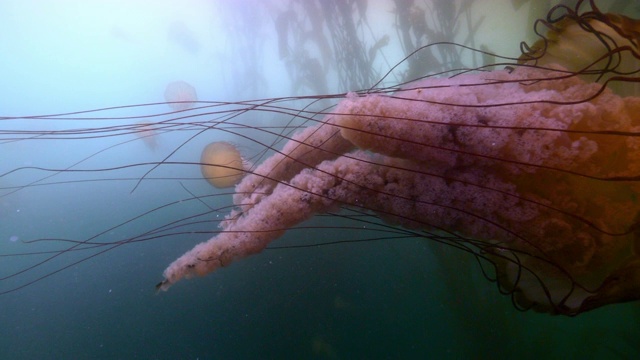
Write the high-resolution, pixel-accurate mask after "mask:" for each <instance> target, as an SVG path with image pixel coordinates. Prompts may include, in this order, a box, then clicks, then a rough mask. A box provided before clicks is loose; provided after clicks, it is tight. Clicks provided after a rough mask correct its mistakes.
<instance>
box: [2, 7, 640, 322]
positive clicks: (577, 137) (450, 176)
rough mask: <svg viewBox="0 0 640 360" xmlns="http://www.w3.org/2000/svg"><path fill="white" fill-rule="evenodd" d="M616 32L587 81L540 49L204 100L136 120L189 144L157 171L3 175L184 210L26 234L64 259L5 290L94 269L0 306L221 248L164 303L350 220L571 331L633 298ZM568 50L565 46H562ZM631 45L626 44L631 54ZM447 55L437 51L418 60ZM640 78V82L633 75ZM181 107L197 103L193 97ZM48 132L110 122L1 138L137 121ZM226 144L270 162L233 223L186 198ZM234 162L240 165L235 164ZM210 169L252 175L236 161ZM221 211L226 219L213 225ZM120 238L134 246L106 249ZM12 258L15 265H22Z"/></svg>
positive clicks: (630, 172)
mask: <svg viewBox="0 0 640 360" xmlns="http://www.w3.org/2000/svg"><path fill="white" fill-rule="evenodd" d="M591 7H592V8H593V9H594V10H593V11H588V12H583V11H580V4H579V5H577V6H576V7H575V8H567V7H557V8H555V9H554V10H553V11H552V12H551V13H550V17H548V18H547V20H546V23H548V24H552V25H553V24H555V23H557V22H558V21H561V20H559V19H565V18H568V19H572V20H573V21H575V22H578V23H583V22H586V23H589V22H590V21H594V20H589V19H590V17H593V16H594V14H597V13H598V12H597V11H596V10H597V9H596V8H595V6H594V5H593V3H591ZM558 14H560V15H558ZM603 16H604V15H603ZM603 24H604V25H605V26H607V27H609V28H611V29H613V31H614V32H615V33H616V34H620V35H621V38H616V39H615V40H613V41H614V42H609V40H611V38H612V37H611V36H610V35H607V36H600V35H598V34H600V33H601V32H602V30H601V29H602V28H601V27H594V26H591V27H589V26H584V27H582V26H581V27H579V28H580V29H583V31H585V32H588V33H589V34H596V35H595V36H592V37H590V39H591V40H590V41H603V39H604V41H605V42H607V44H608V45H607V46H603V47H601V48H600V49H601V50H602V53H601V54H596V57H595V58H594V59H593V60H592V61H591V62H589V61H587V62H585V63H582V64H581V65H578V67H577V68H576V67H573V68H572V67H571V64H567V63H563V62H560V63H558V61H551V60H550V59H551V58H547V59H546V60H545V57H544V53H541V52H539V51H537V50H535V49H534V51H533V52H526V55H523V57H522V58H520V59H510V61H509V62H508V63H503V64H493V67H492V68H496V70H494V71H486V68H482V67H481V68H476V69H465V70H459V71H451V72H448V73H446V74H444V75H446V76H442V77H434V76H425V78H424V79H414V80H416V81H413V82H408V83H403V84H399V85H397V86H392V87H383V86H377V87H372V88H370V89H367V90H362V91H353V92H350V93H347V94H334V95H318V96H309V97H300V98H295V97H293V98H272V99H261V100H250V101H242V102H234V103H229V102H216V101H208V102H202V106H200V107H198V108H197V109H194V108H191V107H188V108H184V109H178V108H176V109H175V110H184V114H181V115H184V116H178V115H176V114H171V115H169V116H168V117H167V114H166V111H163V110H162V109H158V108H156V107H154V106H155V105H153V104H150V105H140V106H141V107H143V109H144V110H145V111H146V112H148V114H147V115H145V116H144V117H141V118H143V119H141V120H144V121H145V123H147V124H149V126H150V127H151V128H152V129H153V130H155V131H162V132H171V133H172V134H176V135H181V134H187V135H186V136H185V137H184V138H182V140H181V142H180V143H178V144H176V145H174V151H173V152H171V153H169V154H167V155H166V156H165V157H163V158H161V159H160V160H158V161H139V162H133V161H132V160H129V159H123V160H122V163H117V164H113V165H110V166H105V165H102V163H100V162H99V161H98V160H99V157H100V156H101V155H103V152H102V150H96V151H95V152H93V153H91V154H90V156H87V157H84V158H82V159H80V160H79V161H77V162H74V163H73V164H71V165H65V166H58V167H55V166H51V167H48V168H45V167H39V168H35V167H30V166H22V165H16V166H15V168H12V169H11V170H10V171H7V172H5V173H2V174H0V176H1V177H6V178H8V179H9V180H13V177H14V176H15V175H19V174H22V173H31V172H36V171H37V172H38V173H40V172H45V173H46V175H45V176H42V177H40V178H36V179H35V180H33V181H29V182H25V183H23V184H22V185H20V186H15V187H11V188H6V189H3V191H4V193H3V195H6V194H7V193H12V192H21V191H24V190H25V189H27V190H34V189H41V188H46V186H47V185H50V184H56V185H59V184H65V183H67V182H70V183H72V184H76V183H77V182H81V180H78V177H81V176H87V174H96V176H99V177H100V178H98V179H91V180H85V181H87V182H88V181H92V182H94V181H100V180H104V179H103V178H102V177H104V178H107V180H110V179H108V177H107V176H106V175H110V174H115V175H114V176H115V177H116V178H117V180H118V181H117V182H116V181H110V182H109V184H110V185H113V186H116V185H121V183H126V184H130V183H135V184H141V186H140V187H135V188H134V189H133V190H131V196H137V195H138V194H139V192H140V191H144V190H145V184H148V183H151V182H156V181H157V182H164V181H173V180H175V181H174V183H176V184H179V186H176V188H178V190H179V191H184V193H185V194H187V195H184V198H181V199H180V200H176V201H175V202H172V203H165V204H162V205H157V206H156V207H153V208H151V209H148V210H147V211H145V212H142V213H140V214H134V215H130V214H127V216H128V217H126V219H125V220H122V221H120V222H118V221H116V223H115V224H114V225H113V226H110V227H108V228H107V229H104V230H102V231H100V232H97V233H95V234H93V235H88V236H86V237H85V238H82V239H57V238H46V239H41V238H39V239H33V240H29V239H28V238H29V235H23V234H21V235H20V239H24V240H21V243H22V244H31V243H38V242H46V243H48V244H52V245H53V244H63V245H62V246H63V249H62V250H59V249H54V250H50V251H49V250H47V251H41V252H37V254H35V253H36V252H34V253H32V254H23V253H21V254H19V256H22V257H25V256H30V255H37V256H41V257H43V259H42V260H39V261H37V262H36V263H35V264H32V265H30V266H28V267H22V268H20V269H19V270H17V271H14V272H12V273H11V274H10V275H8V276H4V278H3V279H2V280H7V279H12V280H15V279H16V278H18V277H21V276H24V275H25V274H31V273H32V272H35V270H36V269H38V268H40V267H41V266H42V265H44V264H48V263H53V262H55V261H57V260H60V259H62V258H64V257H65V256H70V255H72V254H77V253H85V252H86V253H88V254H89V255H86V256H84V257H82V258H80V259H79V260H77V261H73V262H68V263H65V264H63V265H62V267H60V268H59V269H58V270H54V271H49V272H47V273H45V274H43V275H39V274H38V273H36V275H34V276H33V278H29V279H28V280H26V281H24V282H23V283H21V284H18V285H7V286H8V287H10V288H9V289H8V290H4V291H3V293H8V292H11V291H15V290H18V289H20V288H23V287H25V286H29V285H31V284H33V283H34V282H38V281H41V280H43V279H47V278H48V277H49V276H50V275H52V274H55V273H58V272H60V271H62V270H65V269H66V268H68V267H71V266H75V265H76V264H77V263H79V262H82V261H85V260H87V259H91V258H93V257H95V256H98V255H101V254H103V253H105V252H107V251H110V250H113V249H116V248H118V247H121V246H128V245H130V244H135V243H141V242H145V241H156V240H158V239H161V238H165V237H186V236H191V235H194V234H196V235H200V234H202V233H207V234H209V235H213V237H212V238H211V239H210V240H208V241H206V242H203V243H201V244H198V245H196V246H195V247H194V248H193V249H192V250H190V251H188V252H187V253H186V254H184V255H183V256H181V257H179V258H178V259H177V260H175V261H174V262H173V263H171V264H170V265H169V266H168V267H167V269H166V270H165V272H164V274H163V275H164V279H163V280H162V281H161V282H160V283H159V284H158V285H157V288H158V289H159V290H168V289H169V288H170V287H171V286H174V285H175V284H176V283H178V282H179V281H180V280H182V279H184V278H191V277H195V276H203V275H206V274H210V273H211V272H213V271H216V270H218V269H220V268H221V267H226V266H229V265H230V264H231V263H233V262H234V261H237V260H240V259H242V258H245V257H247V256H249V255H252V254H257V253H260V252H261V251H263V250H264V249H265V248H269V247H270V246H271V245H270V244H272V242H273V241H274V240H275V239H277V238H279V237H280V236H282V235H283V234H284V233H285V232H286V231H287V230H289V229H290V228H292V227H295V226H296V225H297V224H300V223H301V222H303V221H305V220H307V219H310V218H312V217H314V216H316V215H320V214H335V213H337V212H340V211H346V212H347V215H345V218H346V219H348V220H351V221H354V222H356V223H357V222H358V221H362V219H363V218H365V219H380V220H382V221H383V222H384V224H385V226H388V228H386V229H393V231H394V232H399V233H401V234H403V235H406V236H412V237H416V238H421V239H424V240H425V241H431V242H440V243H444V244H446V245H449V246H451V247H455V248H457V249H460V250H461V251H464V252H467V253H469V254H471V255H472V256H474V257H475V258H476V259H477V260H478V263H479V264H480V266H481V271H482V272H483V273H486V274H487V277H488V278H489V279H490V280H493V281H496V282H497V283H498V284H499V290H500V291H501V292H502V293H504V294H508V295H510V296H511V297H512V299H513V302H514V304H515V305H516V306H517V307H518V308H521V309H532V310H535V311H540V312H547V313H551V314H562V315H570V316H572V315H577V314H579V313H582V312H585V311H590V310H593V309H596V308H599V307H602V306H605V305H608V304H613V303H618V302H624V301H633V300H637V299H638V294H639V293H640V292H639V291H638V289H639V283H640V279H639V275H638V269H640V267H639V266H640V261H639V260H638V254H639V253H640V244H639V241H638V240H637V237H636V233H637V220H636V218H637V214H638V210H639V209H638V206H640V205H638V200H637V195H638V182H637V180H638V178H637V177H638V170H639V166H638V165H639V164H638V159H637V156H636V155H635V154H636V153H637V152H638V151H637V148H638V146H640V144H639V143H638V129H637V126H638V124H637V121H638V120H637V115H635V114H637V113H638V111H639V110H640V108H639V107H640V100H638V98H637V97H636V96H625V95H624V94H620V93H617V92H614V91H613V90H612V88H614V86H613V85H616V84H619V85H631V84H635V82H637V76H636V75H635V73H634V72H633V71H627V70H624V71H620V68H619V67H618V65H617V64H618V63H616V62H613V63H611V64H607V65H604V66H600V65H602V62H601V61H602V59H615V58H616V56H617V55H624V56H626V57H629V56H630V57H631V58H633V59H637V58H638V51H637V46H636V44H637V42H634V41H636V40H633V38H632V37H629V36H628V34H627V33H626V32H624V31H619V30H620V26H618V25H615V23H612V22H606V21H605V22H603ZM563 26H567V27H569V26H571V25H570V24H567V25H563ZM611 34H613V33H611ZM558 36H559V38H561V39H562V36H563V35H558ZM627 40H628V41H629V43H628V44H627V43H625V44H620V42H622V41H627ZM450 45H451V44H435V45H432V46H428V47H426V48H423V50H424V49H428V50H431V49H433V48H434V46H450ZM418 51H419V50H418ZM600 57H602V59H600ZM631 58H630V59H631ZM625 63H628V64H631V66H633V64H634V62H633V61H631V62H625ZM596 65H598V66H596ZM580 66H582V67H583V68H580ZM635 66H636V68H635V69H636V70H637V63H636V65H635ZM599 74H602V75H603V76H599ZM585 75H586V76H585ZM592 75H596V76H592ZM182 99H184V100H182V101H187V102H192V101H194V100H195V97H194V99H189V98H185V97H183V98H182ZM319 100H323V101H324V100H337V102H338V104H337V105H336V106H335V107H327V108H323V109H321V110H317V109H314V108H312V107H311V106H310V105H313V104H314V103H316V102H318V101H319ZM168 101H169V100H168ZM305 101H306V102H307V103H306V104H305V105H300V102H305ZM185 104H186V103H185ZM172 105H184V104H182V103H174V104H172ZM307 105H309V106H307ZM116 110H120V109H116ZM109 111H110V110H109ZM247 113H249V115H250V116H249V117H253V116H254V115H256V114H269V115H271V114H275V115H276V116H277V117H278V118H280V119H282V122H280V123H277V124H274V125H269V126H256V125H255V122H254V121H252V120H250V119H246V118H243V115H246V114H247ZM40 118H42V119H76V118H82V119H87V118H89V119H97V120H103V121H104V120H105V118H108V119H107V120H108V121H110V123H109V126H104V127H100V126H96V127H89V128H87V127H80V128H73V129H70V130H69V131H60V132H57V133H52V132H42V131H41V132H28V131H15V132H11V131H10V132H4V133H2V136H4V138H3V140H5V141H7V142H8V141H15V140H16V139H17V140H34V139H35V140H38V141H39V140H42V139H44V140H46V139H47V138H50V137H53V138H56V139H73V140H74V141H83V140H87V141H90V140H93V139H96V138H100V139H119V137H120V136H127V137H130V136H131V134H132V133H133V134H135V133H137V132H139V131H140V129H141V128H140V127H139V126H137V127H131V126H130V125H129V124H128V123H126V122H127V121H131V117H124V116H123V117H118V116H117V115H112V114H111V113H110V112H107V110H104V109H98V110H91V111H86V112H76V113H73V114H58V115H50V116H40V117H37V119H40ZM149 118H152V119H149ZM3 120H10V119H7V118H5V119H3ZM150 120H157V121H150ZM121 122H123V123H124V124H122V123H121ZM216 131H217V132H220V133H224V134H226V135H235V136H237V137H238V138H240V139H245V140H247V141H248V142H249V143H251V145H254V146H255V147H256V148H259V150H255V156H252V157H251V159H252V162H254V164H249V165H247V164H244V163H243V164H242V167H241V168H242V173H243V174H246V175H243V176H242V178H241V179H240V177H238V178H237V179H234V181H233V183H235V182H236V181H238V183H237V184H236V187H235V189H234V194H233V195H232V196H233V209H231V210H230V211H229V210H228V209H229V207H228V206H220V205H215V206H211V205H210V204H209V203H207V200H208V199H210V198H211V197H215V198H216V199H222V198H223V196H229V194H228V193H226V194H222V195H220V194H217V193H215V194H213V193H211V192H210V191H211V190H210V189H209V188H208V189H207V191H208V193H207V195H202V194H200V193H197V192H194V191H193V189H192V187H191V184H194V183H196V182H195V181H194V182H190V180H197V181H198V182H199V183H204V182H203V181H202V176H203V175H204V177H205V178H208V177H210V176H207V175H206V174H202V171H196V170H197V169H200V170H202V165H203V164H205V163H207V162H206V161H203V160H202V159H200V158H199V156H200V155H201V149H202V148H203V146H204V144H206V143H207V142H208V141H211V140H210V138H207V140H206V141H205V139H204V136H201V135H204V134H209V133H210V132H216ZM126 146H127V141H121V142H120V143H117V144H115V145H112V147H111V149H124V148H125V147H126ZM189 148H190V150H192V151H191V152H189V153H188V156H182V155H183V152H182V150H185V153H186V152H187V151H186V150H187V149H189ZM231 162H233V163H234V165H229V166H227V165H226V164H230V163H231ZM209 164H213V165H214V166H209V167H213V168H215V167H218V168H225V167H229V168H233V169H235V170H239V169H240V166H239V163H238V157H237V156H236V155H234V156H233V157H232V159H231V160H227V161H222V162H219V161H218V160H216V161H213V162H209ZM122 169H128V170H138V171H139V175H138V176H128V175H127V176H125V175H121V174H120V173H119V172H118V171H121V170H122ZM189 171H191V172H189ZM176 174H179V175H176ZM67 175H69V176H67ZM72 177H73V178H72ZM213 177H217V176H213ZM69 178H71V179H69ZM111 180H112V179H111ZM116 183H117V184H116ZM136 186H137V185H136ZM128 190H129V189H128ZM9 195H10V194H9ZM156 197H158V196H157V195H156ZM202 203H205V204H206V205H207V206H206V209H205V210H203V211H202V212H200V213H197V214H189V215H184V216H183V217H182V218H176V219H171V220H170V221H169V220H167V221H165V222H164V223H162V224H160V225H154V226H152V227H151V228H147V229H145V230H144V231H140V230H130V229H129V227H130V226H131V224H132V223H134V222H135V221H137V220H140V221H143V220H145V219H147V217H148V216H150V215H151V214H156V213H162V212H163V211H164V210H166V209H167V208H171V207H180V209H183V208H182V207H183V206H189V207H196V206H198V205H199V204H202ZM194 204H195V205H194ZM154 206H155V205H154ZM222 211H224V213H225V217H224V220H223V221H218V220H216V219H217V215H219V214H220V213H221V212H222ZM349 214H357V215H354V216H349ZM214 215H215V216H214ZM141 219H142V220H141ZM217 224H219V227H217V228H216V225H217ZM360 224H367V225H368V223H366V222H361V223H360ZM194 229H195V230H194ZM127 231H137V232H133V233H129V232H127ZM389 232H391V230H389ZM122 233H125V234H126V235H124V236H121V238H115V239H114V238H113V237H111V236H117V235H118V234H122ZM112 234H115V235H112ZM200 240H204V239H200ZM389 241H391V240H389ZM180 246H183V245H182V244H181V245H180ZM185 246H186V245H185ZM11 255H14V254H9V255H8V256H7V257H6V258H10V259H14V258H15V259H18V255H16V256H15V257H11ZM176 255H177V253H176ZM398 261H402V259H398ZM240 265H241V264H238V266H240ZM176 290H177V291H179V289H173V290H172V291H176Z"/></svg>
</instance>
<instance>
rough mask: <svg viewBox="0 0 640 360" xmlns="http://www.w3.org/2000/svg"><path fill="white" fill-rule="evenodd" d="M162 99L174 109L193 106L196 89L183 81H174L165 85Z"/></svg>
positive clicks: (178, 109) (196, 99)
mask: <svg viewBox="0 0 640 360" xmlns="http://www.w3.org/2000/svg"><path fill="white" fill-rule="evenodd" d="M164 99H165V101H167V103H168V105H169V106H170V107H171V108H172V109H173V110H175V111H182V110H188V109H191V108H193V106H194V105H195V102H196V101H198V94H197V93H196V89H195V88H194V87H193V86H191V85H190V84H189V83H187V82H185V81H174V82H172V83H169V84H168V85H167V88H166V89H165V91H164Z"/></svg>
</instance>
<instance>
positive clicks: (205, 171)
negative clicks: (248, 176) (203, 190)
mask: <svg viewBox="0 0 640 360" xmlns="http://www.w3.org/2000/svg"><path fill="white" fill-rule="evenodd" d="M244 162H245V161H244V160H243V159H242V155H240V151H238V149H237V148H236V147H235V146H234V145H233V144H231V143H228V142H226V141H216V142H212V143H211V144H209V145H207V146H206V147H205V148H204V150H202V156H201V157H200V163H201V164H200V169H201V170H202V176H203V177H204V178H205V179H206V180H207V181H208V182H209V183H210V184H211V185H213V186H215V187H217V188H228V187H232V186H235V185H236V184H237V183H238V182H239V181H240V180H241V179H242V177H243V176H244V169H245V168H246V167H247V166H246V165H245V164H244Z"/></svg>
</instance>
